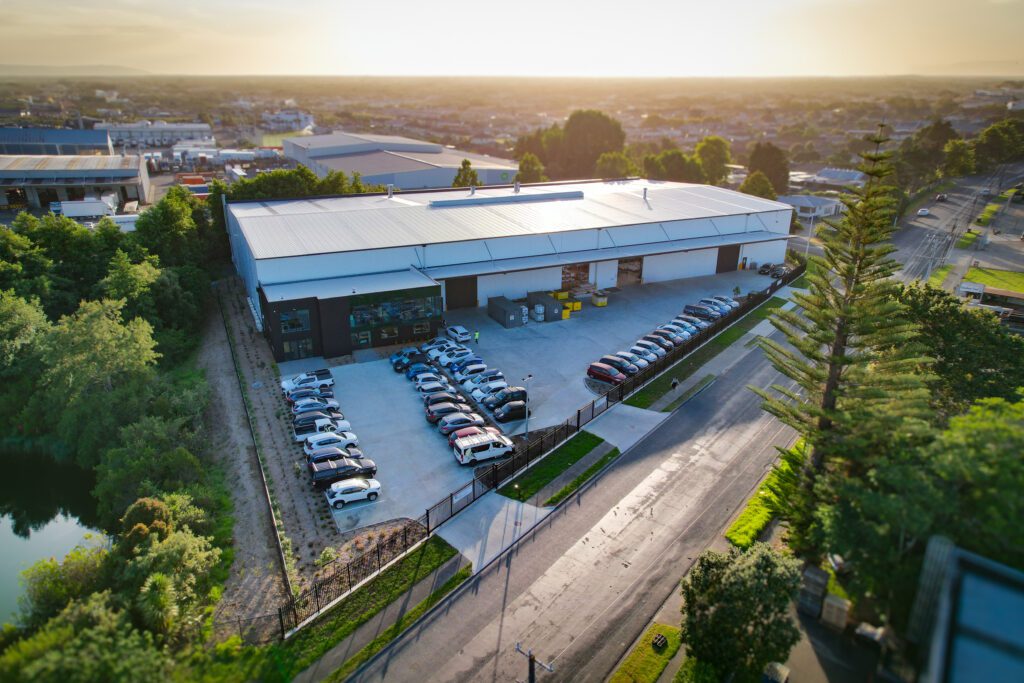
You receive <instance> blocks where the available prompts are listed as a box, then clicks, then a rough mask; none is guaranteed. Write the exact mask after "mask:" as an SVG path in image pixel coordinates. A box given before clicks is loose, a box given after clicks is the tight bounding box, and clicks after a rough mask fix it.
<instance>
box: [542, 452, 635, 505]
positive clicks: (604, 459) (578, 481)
mask: <svg viewBox="0 0 1024 683" xmlns="http://www.w3.org/2000/svg"><path fill="white" fill-rule="evenodd" d="M619 455H620V453H619V449H618V448H613V449H611V450H610V451H608V452H607V453H605V454H604V455H602V456H601V457H600V458H598V459H597V462H595V463H594V464H593V465H591V466H590V467H588V468H587V469H586V470H584V472H583V474H581V475H580V476H578V477H576V478H575V479H573V480H572V481H571V482H569V483H568V484H566V485H565V486H563V487H562V490H561V491H559V492H558V493H556V494H555V495H553V496H551V497H550V498H548V499H547V500H546V501H544V505H545V506H548V505H558V504H559V503H561V502H562V501H563V500H565V499H566V498H568V497H569V496H571V495H572V494H573V493H574V492H575V491H576V489H578V488H579V487H581V486H583V484H585V483H586V482H587V480H589V479H590V478H591V477H592V476H594V475H595V474H597V473H598V472H600V471H601V470H602V469H604V467H605V465H607V464H608V463H610V462H611V461H612V460H614V459H615V458H617V457H619Z"/></svg>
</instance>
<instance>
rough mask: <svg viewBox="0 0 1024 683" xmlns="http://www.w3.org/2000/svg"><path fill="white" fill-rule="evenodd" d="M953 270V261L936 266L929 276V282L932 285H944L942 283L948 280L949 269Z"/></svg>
mask: <svg viewBox="0 0 1024 683" xmlns="http://www.w3.org/2000/svg"><path fill="white" fill-rule="evenodd" d="M951 270H953V264H952V263H947V264H946V265H944V266H940V267H938V268H936V269H935V270H933V271H932V274H931V275H930V276H929V277H928V284H930V285H931V286H932V287H942V283H943V282H945V281H946V276H947V275H949V271H951Z"/></svg>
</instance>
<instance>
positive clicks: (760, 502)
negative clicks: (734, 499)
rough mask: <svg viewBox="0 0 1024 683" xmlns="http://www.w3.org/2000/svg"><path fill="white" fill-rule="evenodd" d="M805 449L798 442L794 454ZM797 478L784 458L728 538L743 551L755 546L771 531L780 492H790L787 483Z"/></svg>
mask: <svg viewBox="0 0 1024 683" xmlns="http://www.w3.org/2000/svg"><path fill="white" fill-rule="evenodd" d="M802 449H803V441H797V442H796V444H794V446H793V450H795V451H800V450H802ZM795 476H796V472H794V471H793V466H792V464H791V462H790V461H789V460H787V459H786V458H783V459H782V460H780V461H779V464H777V465H776V466H775V467H773V468H772V471H771V472H770V473H769V474H768V476H767V477H765V479H764V481H763V482H761V485H760V486H758V487H757V491H756V492H754V495H753V496H751V497H750V500H748V501H747V504H746V506H745V507H744V508H743V512H741V513H740V514H739V517H737V518H736V519H735V520H734V521H733V523H732V524H730V525H729V529H728V530H727V531H726V532H725V538H726V540H727V541H729V542H730V543H732V544H733V545H734V546H736V547H737V548H739V549H740V550H746V549H747V548H749V547H750V546H752V545H754V542H755V541H756V540H757V539H758V537H759V536H760V535H761V532H762V531H764V530H765V528H767V526H768V524H769V523H770V522H771V521H772V517H773V516H774V510H775V508H776V507H777V504H776V503H774V502H773V501H774V499H775V497H776V495H777V494H776V492H777V491H782V490H784V489H785V488H786V482H789V481H792V480H793V478H794V477H795Z"/></svg>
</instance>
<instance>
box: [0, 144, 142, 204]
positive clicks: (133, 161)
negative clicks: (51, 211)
mask: <svg viewBox="0 0 1024 683" xmlns="http://www.w3.org/2000/svg"><path fill="white" fill-rule="evenodd" d="M111 190H114V191H116V192H117V193H118V195H119V196H120V199H121V203H122V204H123V203H124V202H130V201H138V202H141V203H148V202H149V201H150V193H151V188H150V184H149V173H148V171H147V170H146V162H145V160H144V159H143V158H142V157H141V156H25V155H0V210H8V209H21V208H33V209H46V208H48V207H49V205H50V203H51V202H65V201H77V200H81V199H85V198H86V197H92V196H95V197H99V196H102V195H104V194H106V193H109V192H110V191H111Z"/></svg>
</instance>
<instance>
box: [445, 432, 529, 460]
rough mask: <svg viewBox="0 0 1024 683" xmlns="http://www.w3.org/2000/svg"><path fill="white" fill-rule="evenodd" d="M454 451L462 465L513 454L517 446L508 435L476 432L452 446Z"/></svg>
mask: <svg viewBox="0 0 1024 683" xmlns="http://www.w3.org/2000/svg"><path fill="white" fill-rule="evenodd" d="M452 452H453V453H455V459H456V460H458V461H459V464H460V465H469V464H472V463H474V462H480V461H481V460H490V459H492V458H501V457H504V456H506V455H512V453H514V452H515V446H513V445H512V440H511V439H509V438H508V437H507V436H498V435H495V434H476V435H474V436H466V437H463V438H461V439H459V440H458V441H456V442H455V444H454V445H453V446H452Z"/></svg>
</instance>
